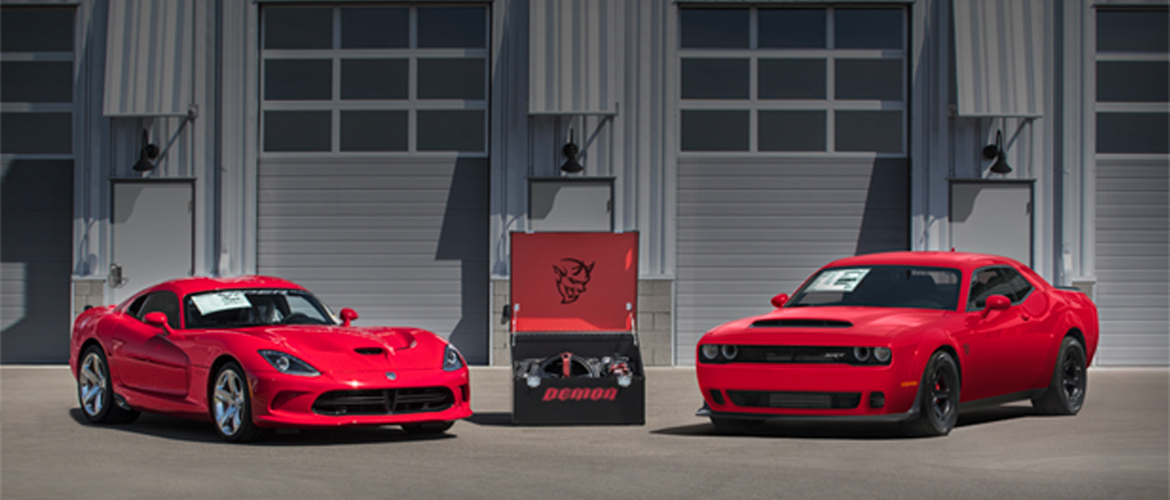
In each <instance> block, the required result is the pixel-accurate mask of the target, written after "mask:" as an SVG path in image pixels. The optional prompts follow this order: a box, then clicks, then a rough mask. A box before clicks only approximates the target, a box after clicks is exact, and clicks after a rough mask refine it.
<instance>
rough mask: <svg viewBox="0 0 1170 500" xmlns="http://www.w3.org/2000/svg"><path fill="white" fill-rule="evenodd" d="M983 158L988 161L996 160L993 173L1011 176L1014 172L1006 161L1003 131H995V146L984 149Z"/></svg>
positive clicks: (992, 169)
mask: <svg viewBox="0 0 1170 500" xmlns="http://www.w3.org/2000/svg"><path fill="white" fill-rule="evenodd" d="M983 157H984V158H986V159H988V160H990V159H992V158H994V159H995V163H992V164H991V171H992V172H994V173H997V174H1010V173H1011V172H1012V167H1011V165H1008V163H1007V160H1006V159H1004V154H1003V131H1002V130H996V131H995V144H989V145H987V146H984V147H983Z"/></svg>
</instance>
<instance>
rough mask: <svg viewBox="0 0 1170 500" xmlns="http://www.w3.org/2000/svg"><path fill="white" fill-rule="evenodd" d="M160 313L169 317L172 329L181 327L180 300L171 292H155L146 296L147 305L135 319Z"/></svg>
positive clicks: (144, 305)
mask: <svg viewBox="0 0 1170 500" xmlns="http://www.w3.org/2000/svg"><path fill="white" fill-rule="evenodd" d="M155 311H160V312H162V313H163V314H166V315H167V324H168V325H170V326H171V328H178V327H179V298H178V297H176V296H175V294H173V293H171V292H155V293H152V294H150V295H147V296H146V303H144V304H143V305H142V310H140V311H138V314H135V315H134V317H136V318H138V319H142V318H144V317H146V314H147V313H152V312H155Z"/></svg>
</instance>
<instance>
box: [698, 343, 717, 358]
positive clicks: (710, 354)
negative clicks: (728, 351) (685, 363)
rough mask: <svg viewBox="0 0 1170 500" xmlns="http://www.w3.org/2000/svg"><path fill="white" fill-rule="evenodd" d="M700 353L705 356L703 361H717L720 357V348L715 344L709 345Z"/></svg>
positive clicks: (700, 349) (702, 348)
mask: <svg viewBox="0 0 1170 500" xmlns="http://www.w3.org/2000/svg"><path fill="white" fill-rule="evenodd" d="M699 352H700V353H702V354H703V359H706V360H711V361H713V360H715V358H717V357H719V346H717V345H715V344H707V345H704V346H703V347H700V348H699Z"/></svg>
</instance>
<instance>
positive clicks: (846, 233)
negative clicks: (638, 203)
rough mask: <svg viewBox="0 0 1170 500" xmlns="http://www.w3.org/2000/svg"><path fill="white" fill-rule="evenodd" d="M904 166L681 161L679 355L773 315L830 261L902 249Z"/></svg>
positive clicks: (688, 357) (889, 162) (688, 358)
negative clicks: (776, 305)
mask: <svg viewBox="0 0 1170 500" xmlns="http://www.w3.org/2000/svg"><path fill="white" fill-rule="evenodd" d="M908 175H909V173H908V170H907V164H906V162H905V160H902V159H880V160H840V159H832V160H824V159H817V160H814V161H805V160H798V159H791V160H788V159H785V160H776V159H767V160H762V159H758V158H753V159H750V160H748V159H743V158H738V159H735V160H732V161H718V160H714V159H710V160H709V159H697V158H696V159H684V160H680V165H679V178H678V186H679V201H678V224H677V227H678V232H677V238H678V254H677V255H678V264H677V268H678V277H677V280H676V285H675V293H676V298H675V301H676V310H677V330H676V331H677V342H676V346H677V349H678V350H677V352H676V355H677V359H678V360H679V362H680V363H682V364H690V363H693V361H694V345H695V343H696V342H697V340H698V338H699V337H700V336H702V334H703V333H705V332H706V331H707V330H708V329H710V328H712V327H714V326H716V325H718V324H721V323H724V322H726V321H729V320H732V319H736V318H740V317H743V316H748V315H754V314H760V313H763V312H767V311H769V310H771V306H770V304H769V303H768V301H769V300H770V299H771V297H772V296H773V295H775V294H777V293H780V292H786V293H791V292H792V291H794V290H795V289H796V287H798V286H799V285H800V283H801V282H802V281H803V280H804V279H805V278H807V277H808V275H809V274H811V273H812V272H813V271H815V270H816V269H817V268H819V267H821V266H823V265H824V264H826V263H827V262H829V261H830V260H833V259H836V258H840V257H845V256H849V255H855V254H856V253H858V252H867V251H875V250H879V249H905V248H906V246H907V244H908V240H909V238H908V234H909V214H908V213H907V210H908V206H907V203H906V200H907V199H908V198H907V197H908V196H909V193H908V191H907V188H908Z"/></svg>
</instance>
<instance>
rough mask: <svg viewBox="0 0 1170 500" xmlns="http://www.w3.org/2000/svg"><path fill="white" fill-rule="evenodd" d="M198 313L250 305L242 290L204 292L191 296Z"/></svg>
mask: <svg viewBox="0 0 1170 500" xmlns="http://www.w3.org/2000/svg"><path fill="white" fill-rule="evenodd" d="M191 300H192V301H193V302H195V307H196V308H198V309H199V314H211V313H216V312H219V311H226V310H228V309H243V308H248V307H252V303H251V302H248V297H246V296H245V295H244V292H217V293H205V294H202V295H196V296H194V297H191Z"/></svg>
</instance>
